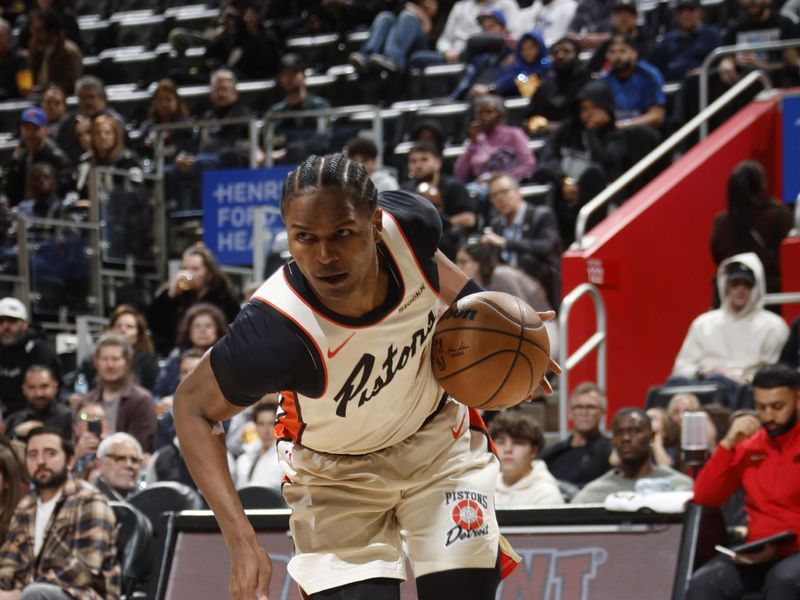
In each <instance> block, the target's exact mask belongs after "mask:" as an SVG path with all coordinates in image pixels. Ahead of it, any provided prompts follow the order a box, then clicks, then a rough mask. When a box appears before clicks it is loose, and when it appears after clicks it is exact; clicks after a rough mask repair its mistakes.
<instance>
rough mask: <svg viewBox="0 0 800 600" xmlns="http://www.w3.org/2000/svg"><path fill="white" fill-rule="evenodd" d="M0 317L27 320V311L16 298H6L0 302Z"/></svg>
mask: <svg viewBox="0 0 800 600" xmlns="http://www.w3.org/2000/svg"><path fill="white" fill-rule="evenodd" d="M0 317H11V318H12V319H21V320H23V321H27V320H28V309H27V308H25V305H24V304H23V303H22V302H20V301H19V300H17V299H16V298H11V297H10V296H9V297H6V298H3V299H2V300H0Z"/></svg>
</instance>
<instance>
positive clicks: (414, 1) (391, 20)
mask: <svg viewBox="0 0 800 600" xmlns="http://www.w3.org/2000/svg"><path fill="white" fill-rule="evenodd" d="M438 12H439V0H411V1H409V2H406V3H405V5H404V8H403V10H401V11H400V13H399V14H397V15H395V14H394V13H392V12H391V11H388V10H386V11H383V12H380V13H378V15H377V16H376V17H375V20H374V21H373V22H372V25H371V26H370V31H369V38H368V39H367V41H366V42H364V45H363V46H361V48H360V49H359V50H357V51H356V52H353V53H351V54H350V56H349V58H348V61H349V62H350V64H351V65H353V67H355V69H356V71H358V72H359V73H361V74H366V73H369V71H370V70H371V68H373V67H374V68H377V69H381V70H384V71H389V72H390V73H402V72H403V71H405V68H406V63H407V61H408V58H409V56H410V55H411V54H412V53H414V52H417V51H420V50H428V49H429V47H430V45H431V44H432V43H433V41H434V40H435V38H432V37H431V36H433V35H435V34H436V33H437V31H436V29H435V27H434V19H435V18H436V14H437V13H438Z"/></svg>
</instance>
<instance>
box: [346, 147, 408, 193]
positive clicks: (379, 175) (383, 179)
mask: <svg viewBox="0 0 800 600" xmlns="http://www.w3.org/2000/svg"><path fill="white" fill-rule="evenodd" d="M345 152H346V154H347V158H349V159H351V160H354V161H356V162H357V163H359V164H361V165H362V166H363V167H364V168H365V169H366V170H367V173H369V178H370V179H372V183H374V184H375V188H376V189H377V190H378V191H379V192H391V191H392V190H397V189H400V184H399V183H397V179H396V178H395V176H394V175H392V174H391V173H390V172H389V170H388V169H385V168H382V167H381V168H378V147H377V146H376V145H375V142H373V141H372V140H371V139H369V138H364V137H356V138H352V139H351V140H350V141H349V142H347V148H346V151H345Z"/></svg>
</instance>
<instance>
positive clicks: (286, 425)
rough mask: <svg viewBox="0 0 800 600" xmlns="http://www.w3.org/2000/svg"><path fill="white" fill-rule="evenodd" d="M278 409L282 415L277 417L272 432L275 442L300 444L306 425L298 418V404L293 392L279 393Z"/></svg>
mask: <svg viewBox="0 0 800 600" xmlns="http://www.w3.org/2000/svg"><path fill="white" fill-rule="evenodd" d="M280 407H281V409H282V410H283V414H281V416H280V417H278V419H277V421H276V422H275V427H273V429H272V432H273V434H274V435H275V439H276V440H286V439H289V440H292V441H293V442H295V443H296V444H299V443H300V440H301V439H302V437H303V430H304V429H305V428H306V424H305V423H303V418H302V417H301V416H300V404H299V403H298V402H297V396H296V395H295V393H294V392H281V401H280Z"/></svg>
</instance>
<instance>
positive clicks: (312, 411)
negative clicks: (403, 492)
mask: <svg viewBox="0 0 800 600" xmlns="http://www.w3.org/2000/svg"><path fill="white" fill-rule="evenodd" d="M395 194H399V193H395ZM406 196H411V195H410V194H407V195H406ZM401 199H402V198H401ZM417 200H418V199H416V197H414V202H417ZM415 208H416V210H420V207H419V206H418V205H417V206H416V207H415ZM423 210H424V209H423ZM434 214H435V213H434ZM436 219H438V214H437V215H436ZM437 226H438V222H437ZM381 235H382V239H383V243H382V244H380V245H379V251H380V252H381V255H382V257H381V258H382V260H383V261H384V262H385V264H386V265H387V266H388V269H389V271H390V273H391V275H392V277H393V279H394V281H393V285H394V288H395V289H396V290H397V293H395V294H394V297H393V298H392V305H390V306H387V307H385V310H383V311H381V312H380V313H379V314H378V315H377V316H376V318H374V319H372V320H370V319H367V320H365V321H364V322H361V321H358V322H350V321H353V320H349V319H346V318H338V317H337V316H336V315H335V314H331V313H330V312H329V311H327V310H325V309H324V307H320V306H319V305H318V303H315V302H314V299H313V298H311V297H310V295H309V294H308V293H307V291H305V292H304V290H303V289H298V287H300V286H299V285H298V284H297V283H296V282H295V281H296V279H295V280H293V279H292V274H293V273H298V272H299V269H297V268H296V265H291V264H290V265H287V266H285V267H284V268H282V269H280V270H278V271H277V272H276V273H275V274H274V275H273V276H272V277H270V278H269V279H268V280H267V281H266V282H265V283H264V284H263V285H262V286H261V288H259V290H258V291H257V292H256V293H255V294H254V295H253V298H252V299H251V302H250V305H249V306H248V309H249V313H250V316H248V315H244V316H240V318H238V319H237V321H236V323H234V325H233V327H232V330H231V332H229V335H228V336H226V338H230V339H224V340H223V343H222V344H221V347H220V348H217V347H215V349H214V351H212V367H213V368H214V371H215V374H216V375H217V379H218V380H219V381H220V387H221V389H222V391H223V393H225V395H226V397H228V399H229V400H231V401H232V402H235V403H237V404H244V403H251V402H252V401H253V400H254V399H257V397H258V394H260V393H263V392H266V391H274V390H272V389H269V386H268V387H264V386H260V387H257V389H255V388H256V383H255V381H253V385H251V386H247V385H246V384H245V385H244V387H245V388H247V389H250V388H253V392H252V393H251V392H248V394H247V398H242V394H237V393H235V392H236V391H237V390H238V389H241V388H242V387H243V385H242V383H241V382H240V381H234V379H235V378H236V376H235V375H231V374H230V373H229V371H231V370H233V371H236V372H238V373H240V374H241V376H240V377H239V379H242V378H244V379H253V378H254V377H255V375H252V374H251V372H253V371H258V370H259V363H260V365H262V366H263V369H262V372H270V370H271V364H270V362H269V361H271V360H272V361H276V362H277V363H280V364H285V365H286V367H285V370H288V371H292V372H293V371H294V370H295V369H298V374H297V375H295V374H294V373H289V374H287V375H285V376H284V377H281V376H280V374H276V375H273V374H271V373H270V375H269V376H268V378H269V379H273V380H276V379H281V381H280V382H276V383H275V386H280V387H277V391H280V392H281V396H282V400H281V413H280V414H279V417H278V424H277V426H276V436H277V437H279V438H284V439H286V438H290V439H292V440H293V441H295V442H296V443H299V444H302V445H304V446H306V447H308V448H311V449H313V450H317V451H321V452H330V453H335V454H366V453H369V452H374V451H376V450H380V449H382V448H386V447H388V446H391V445H393V444H396V443H397V442H399V441H402V440H404V439H405V438H407V437H409V436H410V435H412V434H413V433H414V432H416V431H417V430H418V429H419V428H420V427H421V426H422V425H423V424H424V423H425V420H426V419H427V418H429V417H430V416H431V415H432V414H433V413H434V412H436V410H437V407H439V405H440V403H441V401H442V398H443V394H444V392H443V390H442V389H441V387H440V386H439V384H438V383H437V381H436V379H435V378H434V376H433V371H432V369H431V368H430V364H429V362H430V346H431V341H432V337H433V329H434V326H435V324H436V317H437V314H438V308H439V297H438V294H437V291H436V289H435V288H434V285H438V282H431V281H430V279H431V277H430V270H429V271H427V274H426V272H425V271H424V269H423V267H422V266H421V265H420V262H419V257H418V255H417V254H418V253H417V254H415V250H414V248H413V247H412V243H411V242H409V240H408V239H407V237H406V235H405V234H404V231H403V228H402V227H401V225H400V224H399V223H398V220H397V218H396V217H395V216H393V215H392V214H390V213H389V212H388V211H387V210H384V211H383V231H382V233H381ZM433 247H434V248H435V244H434V246H433ZM431 257H432V253H431ZM243 312H244V311H243ZM259 312H266V313H269V315H270V317H269V319H270V320H269V321H264V320H263V319H262V318H261V317H260V316H258V313H259ZM251 320H252V322H251ZM279 321H282V323H280V324H279V326H276V327H274V331H271V332H270V333H269V334H264V333H260V335H261V336H262V340H261V341H260V342H258V343H257V344H253V343H251V342H249V341H248V342H245V343H244V344H243V346H244V347H243V348H239V347H238V342H237V340H238V339H239V338H242V339H244V338H245V337H247V336H250V335H253V333H254V328H259V330H263V329H264V326H265V325H264V324H265V323H266V325H269V326H270V327H272V326H273V325H274V324H275V323H278V322H279ZM289 331H290V332H291V334H289V333H287V332H289ZM282 340H283V341H282ZM281 345H284V348H285V352H287V353H289V354H291V355H292V356H293V358H292V360H291V362H290V363H289V362H288V359H287V357H286V356H284V355H282V353H281V350H280V348H279V346H281ZM262 349H264V351H263V352H262ZM215 354H217V355H218V356H216V357H215ZM254 354H257V355H260V356H263V360H262V361H259V359H258V358H254ZM242 360H243V361H245V362H247V363H248V364H249V365H250V366H249V368H248V369H247V370H245V369H244V368H243V367H241V366H239V365H238V364H237V363H238V362H241V361H242ZM297 363H300V364H301V365H304V366H298V364H297Z"/></svg>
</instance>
